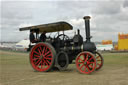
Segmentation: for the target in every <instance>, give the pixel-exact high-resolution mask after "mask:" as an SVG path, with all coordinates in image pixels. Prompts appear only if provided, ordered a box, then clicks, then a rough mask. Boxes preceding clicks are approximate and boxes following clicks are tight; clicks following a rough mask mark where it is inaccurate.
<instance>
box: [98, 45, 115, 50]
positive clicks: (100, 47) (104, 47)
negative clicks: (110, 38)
mask: <svg viewBox="0 0 128 85" xmlns="http://www.w3.org/2000/svg"><path fill="white" fill-rule="evenodd" d="M96 48H97V50H112V49H113V44H107V45H101V44H98V45H96Z"/></svg>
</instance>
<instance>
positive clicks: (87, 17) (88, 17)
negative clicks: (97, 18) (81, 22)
mask: <svg viewBox="0 0 128 85" xmlns="http://www.w3.org/2000/svg"><path fill="white" fill-rule="evenodd" d="M90 18H91V17H90V16H84V17H83V19H86V20H88V19H90Z"/></svg>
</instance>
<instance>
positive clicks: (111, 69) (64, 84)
mask: <svg viewBox="0 0 128 85" xmlns="http://www.w3.org/2000/svg"><path fill="white" fill-rule="evenodd" d="M103 56H104V62H105V63H104V66H103V68H102V69H100V70H99V71H97V72H94V73H93V74H91V75H85V74H80V73H79V72H77V70H76V67H75V65H74V64H71V65H69V67H68V68H67V70H66V71H61V72H59V71H51V72H34V71H33V70H32V67H31V65H30V64H29V53H16V52H7V51H0V85H128V53H121V54H120V53H104V54H103Z"/></svg>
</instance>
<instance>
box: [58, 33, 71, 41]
mask: <svg viewBox="0 0 128 85" xmlns="http://www.w3.org/2000/svg"><path fill="white" fill-rule="evenodd" d="M57 39H60V40H62V41H66V40H69V37H68V36H67V35H65V34H60V35H58V36H57Z"/></svg>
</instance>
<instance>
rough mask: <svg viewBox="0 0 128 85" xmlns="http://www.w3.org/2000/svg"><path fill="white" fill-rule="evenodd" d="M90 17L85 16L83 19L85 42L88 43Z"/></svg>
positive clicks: (89, 37)
mask: <svg viewBox="0 0 128 85" xmlns="http://www.w3.org/2000/svg"><path fill="white" fill-rule="evenodd" d="M90 18H91V17H90V16H85V17H83V19H84V20H85V32H86V42H90V39H91V36H90V21H89V20H90Z"/></svg>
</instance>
